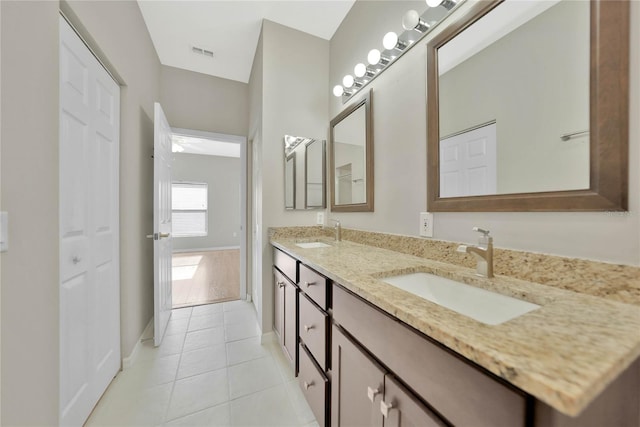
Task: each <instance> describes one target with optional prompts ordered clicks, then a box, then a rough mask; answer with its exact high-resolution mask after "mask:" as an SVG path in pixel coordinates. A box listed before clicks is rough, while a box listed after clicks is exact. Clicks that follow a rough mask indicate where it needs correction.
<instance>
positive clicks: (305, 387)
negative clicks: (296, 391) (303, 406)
mask: <svg viewBox="0 0 640 427" xmlns="http://www.w3.org/2000/svg"><path fill="white" fill-rule="evenodd" d="M303 384H304V389H305V390H309V387H313V386H314V385H315V384H314V383H313V381H311V382H306V381H305V382H304V383H303Z"/></svg>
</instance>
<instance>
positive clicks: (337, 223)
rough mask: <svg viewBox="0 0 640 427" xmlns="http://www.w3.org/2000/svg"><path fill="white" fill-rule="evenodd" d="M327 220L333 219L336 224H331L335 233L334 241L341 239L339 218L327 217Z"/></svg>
mask: <svg viewBox="0 0 640 427" xmlns="http://www.w3.org/2000/svg"><path fill="white" fill-rule="evenodd" d="M329 221H333V222H335V223H336V225H334V226H333V230H334V231H335V233H336V242H339V241H340V240H342V227H341V226H340V220H338V219H329Z"/></svg>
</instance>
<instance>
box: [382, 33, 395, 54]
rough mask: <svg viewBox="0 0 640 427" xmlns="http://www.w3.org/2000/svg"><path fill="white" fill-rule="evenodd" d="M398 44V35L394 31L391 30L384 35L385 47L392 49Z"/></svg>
mask: <svg viewBox="0 0 640 427" xmlns="http://www.w3.org/2000/svg"><path fill="white" fill-rule="evenodd" d="M397 44H398V35H397V34H396V33H394V32H393V31H389V32H388V33H387V34H385V35H384V38H383V39H382V46H384V48H385V49H387V50H391V49H393V48H394V47H396V45H397Z"/></svg>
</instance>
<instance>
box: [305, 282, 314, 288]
mask: <svg viewBox="0 0 640 427" xmlns="http://www.w3.org/2000/svg"><path fill="white" fill-rule="evenodd" d="M304 285H305V286H306V287H307V288H308V287H309V286H311V285H313V282H311V283H309V282H304Z"/></svg>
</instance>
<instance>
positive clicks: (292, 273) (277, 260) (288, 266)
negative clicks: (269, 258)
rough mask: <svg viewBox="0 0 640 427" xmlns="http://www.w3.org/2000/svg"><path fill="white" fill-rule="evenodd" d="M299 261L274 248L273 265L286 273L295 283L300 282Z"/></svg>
mask: <svg viewBox="0 0 640 427" xmlns="http://www.w3.org/2000/svg"><path fill="white" fill-rule="evenodd" d="M297 264H298V261H296V259H295V258H292V257H290V256H289V255H287V254H285V253H284V252H282V251H281V250H279V249H276V248H273V265H275V266H276V267H277V268H278V270H280V271H281V272H282V273H284V275H285V276H287V278H289V280H291V281H292V282H293V283H297V282H298V274H297V273H298V268H297Z"/></svg>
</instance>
